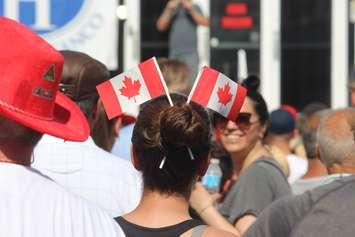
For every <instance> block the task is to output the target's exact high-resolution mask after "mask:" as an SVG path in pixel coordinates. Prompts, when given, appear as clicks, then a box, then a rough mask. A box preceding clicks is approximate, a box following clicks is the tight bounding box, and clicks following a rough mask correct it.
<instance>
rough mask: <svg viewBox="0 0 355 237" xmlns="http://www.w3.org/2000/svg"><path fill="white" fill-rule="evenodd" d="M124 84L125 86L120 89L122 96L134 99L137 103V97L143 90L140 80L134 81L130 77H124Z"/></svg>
mask: <svg viewBox="0 0 355 237" xmlns="http://www.w3.org/2000/svg"><path fill="white" fill-rule="evenodd" d="M122 82H123V84H124V86H123V87H122V88H120V89H119V91H120V92H121V95H123V96H126V97H127V98H128V99H131V98H132V97H133V99H134V102H136V98H135V97H136V96H137V95H139V90H140V88H141V83H140V82H139V80H133V81H132V79H131V78H130V77H128V76H124V79H123V81H122Z"/></svg>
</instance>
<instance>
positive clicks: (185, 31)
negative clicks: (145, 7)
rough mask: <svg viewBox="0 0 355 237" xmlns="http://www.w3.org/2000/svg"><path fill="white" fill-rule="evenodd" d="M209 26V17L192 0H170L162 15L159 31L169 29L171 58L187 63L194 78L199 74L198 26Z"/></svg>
mask: <svg viewBox="0 0 355 237" xmlns="http://www.w3.org/2000/svg"><path fill="white" fill-rule="evenodd" d="M198 25H201V26H209V18H208V17H206V16H204V15H203V14H202V11H201V9H200V7H199V6H198V5H196V4H194V3H192V1H191V0H169V1H168V2H167V4H166V6H165V8H164V10H163V12H162V14H161V15H160V17H159V19H158V21H157V23H156V27H157V29H158V31H166V30H168V29H169V30H170V31H169V58H171V59H179V60H181V61H184V62H185V63H187V64H188V65H189V67H190V69H191V76H192V80H190V85H192V84H193V80H194V79H195V77H196V76H197V73H198V67H199V57H198V51H197V26H198Z"/></svg>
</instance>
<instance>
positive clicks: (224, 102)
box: [188, 66, 247, 121]
mask: <svg viewBox="0 0 355 237" xmlns="http://www.w3.org/2000/svg"><path fill="white" fill-rule="evenodd" d="M246 93H247V90H246V89H245V88H244V87H242V86H240V85H238V84H237V83H236V82H234V81H232V80H231V79H230V78H228V77H227V76H225V75H223V74H222V73H220V72H218V71H216V70H214V69H212V68H210V67H206V66H205V67H203V68H202V69H201V71H200V73H199V75H198V76H197V79H196V81H195V83H194V86H193V88H192V90H191V92H190V95H189V98H188V101H190V100H192V101H194V102H196V103H199V104H201V105H203V106H205V107H208V108H210V109H212V110H214V111H216V112H218V113H220V114H221V115H222V116H224V117H226V118H228V119H229V120H233V121H235V119H236V118H237V116H238V114H239V111H240V108H241V107H242V105H243V103H244V99H245V96H246Z"/></svg>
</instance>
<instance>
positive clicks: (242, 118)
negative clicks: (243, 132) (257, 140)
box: [235, 113, 251, 128]
mask: <svg viewBox="0 0 355 237" xmlns="http://www.w3.org/2000/svg"><path fill="white" fill-rule="evenodd" d="M250 118H251V114H250V113H240V114H239V115H238V117H237V119H236V121H235V122H236V124H237V125H238V126H239V127H241V128H248V127H249V126H250Z"/></svg>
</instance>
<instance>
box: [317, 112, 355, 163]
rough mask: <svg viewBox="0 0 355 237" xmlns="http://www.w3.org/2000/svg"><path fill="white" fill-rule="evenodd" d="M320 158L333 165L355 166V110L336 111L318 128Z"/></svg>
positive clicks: (323, 120)
mask: <svg viewBox="0 0 355 237" xmlns="http://www.w3.org/2000/svg"><path fill="white" fill-rule="evenodd" d="M318 144H319V151H320V158H321V159H322V161H323V162H324V164H325V165H326V166H327V167H329V166H331V165H332V164H349V165H355V108H345V109H340V110H335V111H334V112H332V113H330V114H329V115H327V116H326V117H325V118H324V119H322V121H321V123H320V126H319V128H318Z"/></svg>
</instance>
